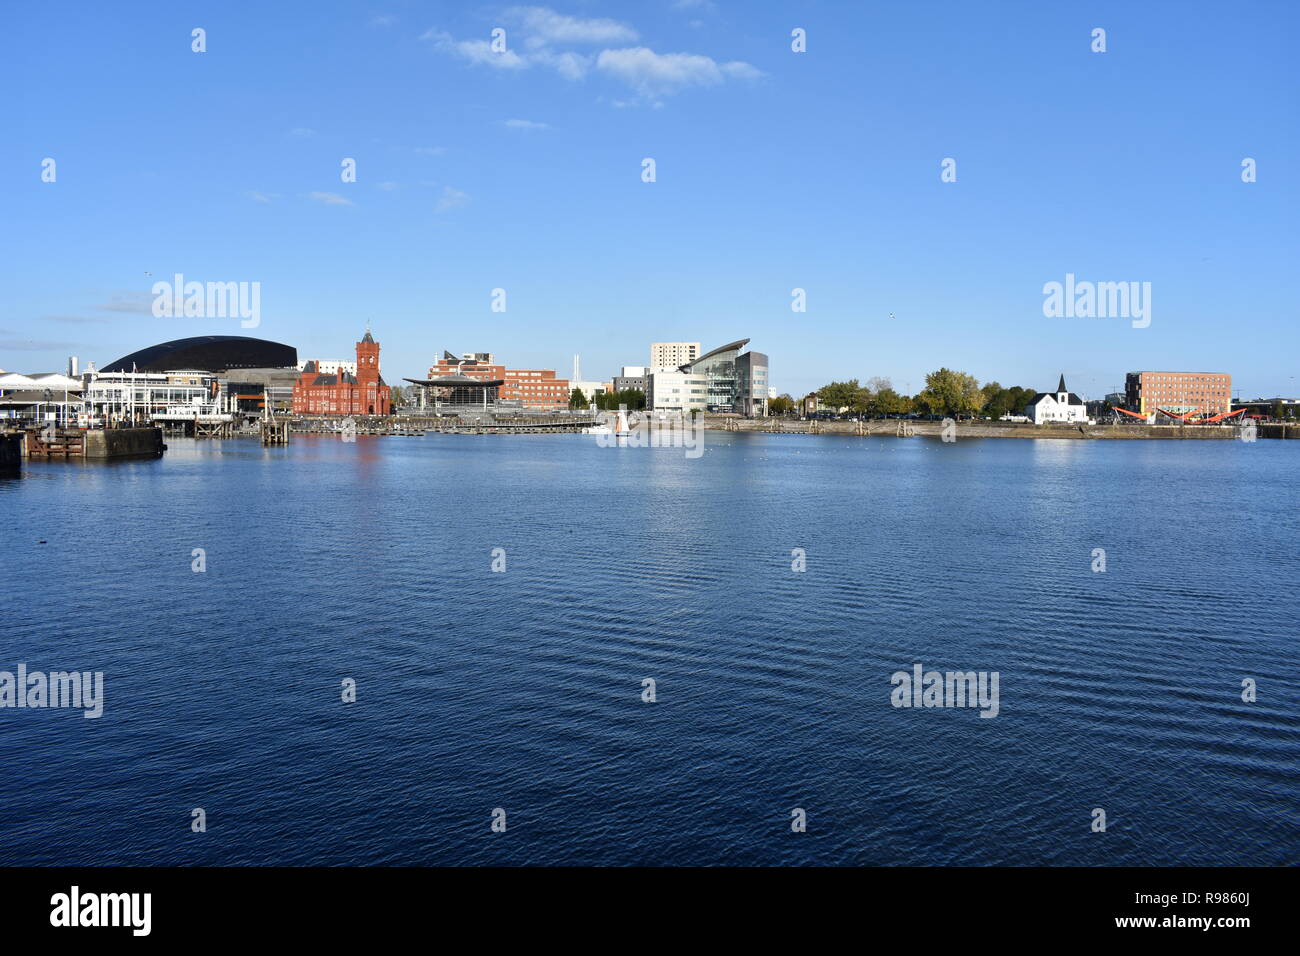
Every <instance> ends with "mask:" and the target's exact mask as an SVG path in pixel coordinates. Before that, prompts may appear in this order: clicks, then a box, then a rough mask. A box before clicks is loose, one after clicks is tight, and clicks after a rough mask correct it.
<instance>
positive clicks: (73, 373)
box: [68, 355, 77, 378]
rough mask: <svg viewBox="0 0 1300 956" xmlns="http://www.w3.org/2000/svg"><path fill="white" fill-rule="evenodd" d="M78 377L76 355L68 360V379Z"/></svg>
mask: <svg viewBox="0 0 1300 956" xmlns="http://www.w3.org/2000/svg"><path fill="white" fill-rule="evenodd" d="M76 377H77V357H76V356H75V355H73V356H71V357H69V359H68V378H76Z"/></svg>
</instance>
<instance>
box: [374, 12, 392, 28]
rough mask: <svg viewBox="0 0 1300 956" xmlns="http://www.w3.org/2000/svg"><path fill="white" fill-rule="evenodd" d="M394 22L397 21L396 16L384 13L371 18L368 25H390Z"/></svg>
mask: <svg viewBox="0 0 1300 956" xmlns="http://www.w3.org/2000/svg"><path fill="white" fill-rule="evenodd" d="M396 22H397V17H394V16H391V15H390V14H387V13H385V14H383V15H382V16H378V17H375V18H374V19H373V20H371V21H370V25H371V26H372V27H391V26H392V25H393V24H394V23H396Z"/></svg>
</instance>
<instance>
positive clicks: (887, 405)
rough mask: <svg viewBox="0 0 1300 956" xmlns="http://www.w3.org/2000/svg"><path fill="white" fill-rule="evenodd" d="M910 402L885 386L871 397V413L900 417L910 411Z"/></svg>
mask: <svg viewBox="0 0 1300 956" xmlns="http://www.w3.org/2000/svg"><path fill="white" fill-rule="evenodd" d="M911 405H912V403H911V401H910V400H909V399H908V398H907V396H905V395H899V394H898V393H897V392H896V391H894V390H893V388H891V387H890V386H888V385H887V386H885V387H884V388H882V389H880V390H879V391H877V392H876V394H875V395H873V396H872V397H871V411H872V412H873V413H874V414H876V415H902V414H904V413H905V412H908V411H910V410H911Z"/></svg>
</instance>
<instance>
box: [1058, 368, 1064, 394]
mask: <svg viewBox="0 0 1300 956" xmlns="http://www.w3.org/2000/svg"><path fill="white" fill-rule="evenodd" d="M1064 392H1065V373H1064V372H1062V373H1061V381H1060V383H1059V384H1058V385H1057V386H1056V394H1058V395H1060V394H1063V393H1064Z"/></svg>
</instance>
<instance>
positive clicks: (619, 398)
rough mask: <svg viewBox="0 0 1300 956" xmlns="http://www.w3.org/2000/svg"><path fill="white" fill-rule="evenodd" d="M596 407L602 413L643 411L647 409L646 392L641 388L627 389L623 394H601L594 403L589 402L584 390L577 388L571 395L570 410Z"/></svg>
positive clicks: (598, 394)
mask: <svg viewBox="0 0 1300 956" xmlns="http://www.w3.org/2000/svg"><path fill="white" fill-rule="evenodd" d="M593 405H595V407H596V408H599V409H600V410H601V411H618V409H619V408H626V409H628V410H629V411H641V410H642V409H644V408H645V392H643V391H641V389H639V388H625V389H623V390H622V391H621V392H599V393H597V395H596V398H595V400H594V401H588V399H587V396H586V395H584V394H583V392H582V389H580V388H575V389H574V390H573V391H572V392H570V393H569V407H570V408H591V407H592V406H593Z"/></svg>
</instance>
